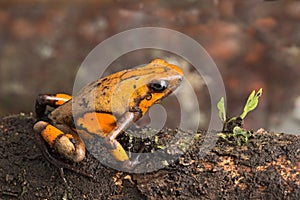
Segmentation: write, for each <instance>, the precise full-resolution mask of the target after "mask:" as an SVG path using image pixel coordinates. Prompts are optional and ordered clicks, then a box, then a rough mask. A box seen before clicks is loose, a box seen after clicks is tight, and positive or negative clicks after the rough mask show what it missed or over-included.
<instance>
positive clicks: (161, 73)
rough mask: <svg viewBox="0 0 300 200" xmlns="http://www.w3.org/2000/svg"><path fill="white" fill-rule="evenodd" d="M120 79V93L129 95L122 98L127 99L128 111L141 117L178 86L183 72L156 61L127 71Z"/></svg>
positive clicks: (163, 62)
mask: <svg viewBox="0 0 300 200" xmlns="http://www.w3.org/2000/svg"><path fill="white" fill-rule="evenodd" d="M121 78H122V79H123V80H122V81H121V83H122V84H120V86H121V88H122V90H120V92H121V91H123V92H124V91H126V92H125V93H123V94H127V95H129V94H130V95H129V96H127V97H125V96H123V98H124V99H129V102H128V103H129V111H133V112H134V111H139V112H140V113H141V115H143V114H144V113H145V112H146V111H147V110H148V109H149V108H150V107H151V106H152V105H153V104H157V103H159V102H160V101H161V100H162V99H163V98H165V97H166V96H168V95H169V94H170V93H171V92H172V91H174V90H175V89H176V88H177V87H178V86H179V85H180V83H181V81H182V79H183V71H182V70H181V69H180V68H179V67H177V66H176V65H172V64H169V63H167V62H166V61H164V60H161V59H156V60H153V61H152V62H151V63H149V64H148V65H146V66H143V67H139V68H135V69H130V70H128V71H127V72H126V73H125V74H124V75H123V76H122V77H121ZM119 89H120V88H119ZM127 105H128V104H127Z"/></svg>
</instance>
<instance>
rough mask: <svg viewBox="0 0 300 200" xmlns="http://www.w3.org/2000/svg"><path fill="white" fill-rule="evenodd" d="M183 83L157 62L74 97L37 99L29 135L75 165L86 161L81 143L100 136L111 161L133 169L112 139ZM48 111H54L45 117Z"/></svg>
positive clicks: (172, 68) (172, 67)
mask: <svg viewBox="0 0 300 200" xmlns="http://www.w3.org/2000/svg"><path fill="white" fill-rule="evenodd" d="M182 78H183V71H182V70H181V69H180V68H179V67H177V66H175V65H172V64H169V63H167V62H166V61H164V60H161V59H156V60H153V61H152V62H151V63H149V64H148V65H146V66H143V67H139V68H134V69H127V70H123V71H120V72H117V73H115V74H112V75H109V76H107V77H105V78H101V79H99V80H97V81H95V82H92V83H90V84H89V85H87V86H85V87H84V88H83V89H81V90H80V91H79V92H78V94H77V95H76V96H73V97H71V96H69V95H66V94H54V95H45V94H43V95H39V96H38V98H37V101H36V107H35V111H36V115H37V117H38V119H39V120H38V121H37V122H36V123H35V125H34V131H35V132H36V133H38V135H39V136H41V137H40V138H43V140H44V141H46V143H48V144H49V145H50V147H51V148H54V149H55V150H56V151H57V152H58V153H59V154H61V155H62V156H64V157H66V158H67V159H69V160H71V161H74V162H80V161H82V160H83V159H84V157H85V144H84V142H83V139H85V138H89V139H91V138H93V137H94V136H95V135H97V136H100V137H102V138H104V139H105V141H106V143H107V144H108V145H109V151H110V153H111V154H112V156H113V157H114V158H115V159H116V160H118V161H120V162H122V164H124V167H128V168H130V167H134V166H135V165H136V164H137V163H138V162H134V161H131V160H130V159H129V157H128V155H127V153H126V152H125V150H124V149H123V147H122V145H121V144H120V143H119V142H118V141H117V140H116V138H117V136H118V135H119V134H121V133H122V132H123V131H124V130H125V129H126V128H127V127H128V126H129V125H130V124H131V123H133V122H135V121H137V120H138V119H139V118H141V117H142V116H143V115H144V114H145V112H147V110H148V109H149V108H150V107H151V106H152V105H153V104H157V103H159V102H160V101H161V100H162V99H163V98H165V97H166V96H168V95H169V94H170V93H171V92H172V91H173V90H175V89H176V88H177V87H178V86H179V85H180V83H181V81H182ZM47 106H51V107H54V108H55V109H54V110H53V111H52V112H50V113H49V114H47V110H46V107H47ZM48 154H49V153H48Z"/></svg>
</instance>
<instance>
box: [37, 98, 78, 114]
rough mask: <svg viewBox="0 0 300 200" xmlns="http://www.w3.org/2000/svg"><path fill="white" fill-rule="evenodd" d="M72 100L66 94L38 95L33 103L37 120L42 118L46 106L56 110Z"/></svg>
mask: <svg viewBox="0 0 300 200" xmlns="http://www.w3.org/2000/svg"><path fill="white" fill-rule="evenodd" d="M70 99H72V96H70V95H68V94H40V95H39V96H38V97H37V99H36V102H35V113H36V115H37V117H38V118H41V117H44V116H45V115H46V114H45V111H46V108H47V106H51V107H53V108H57V107H59V106H61V105H62V104H64V103H65V102H67V101H69V100H70Z"/></svg>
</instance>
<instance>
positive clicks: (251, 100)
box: [240, 88, 262, 119]
mask: <svg viewBox="0 0 300 200" xmlns="http://www.w3.org/2000/svg"><path fill="white" fill-rule="evenodd" d="M261 95H262V88H260V89H259V90H258V92H257V93H255V90H253V91H252V92H251V94H250V95H249V97H248V100H247V103H246V105H245V107H244V112H243V113H242V114H241V115H240V117H241V118H242V119H244V118H245V117H246V115H247V114H248V112H250V111H252V110H254V109H255V108H256V107H257V105H258V99H259V97H261Z"/></svg>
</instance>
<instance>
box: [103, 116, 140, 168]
mask: <svg viewBox="0 0 300 200" xmlns="http://www.w3.org/2000/svg"><path fill="white" fill-rule="evenodd" d="M139 117H140V113H139V112H126V113H125V114H124V115H123V116H122V117H121V118H120V119H119V120H118V122H117V125H116V127H115V128H114V129H113V130H112V131H111V132H110V134H108V135H107V136H106V139H107V141H108V143H109V144H110V145H111V146H112V150H111V154H112V155H113V156H114V158H115V159H116V160H118V161H121V162H123V163H124V167H127V168H134V167H135V166H136V165H137V164H138V163H139V162H138V160H137V159H136V160H134V161H131V160H129V157H128V155H127V153H126V151H125V150H124V148H123V147H122V145H121V144H120V143H119V142H118V141H117V140H116V138H117V136H118V135H120V134H121V133H122V132H123V131H124V130H125V129H126V128H127V127H128V126H129V125H130V124H131V123H132V122H134V121H136V120H137V119H138V118H139Z"/></svg>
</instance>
